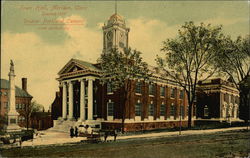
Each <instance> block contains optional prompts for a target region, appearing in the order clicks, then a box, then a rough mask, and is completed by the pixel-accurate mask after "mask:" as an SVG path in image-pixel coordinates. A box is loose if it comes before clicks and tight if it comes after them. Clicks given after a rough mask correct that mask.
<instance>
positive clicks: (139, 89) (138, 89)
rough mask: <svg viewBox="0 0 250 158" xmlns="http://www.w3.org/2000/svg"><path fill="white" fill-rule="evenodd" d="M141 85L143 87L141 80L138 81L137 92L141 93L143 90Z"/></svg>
mask: <svg viewBox="0 0 250 158" xmlns="http://www.w3.org/2000/svg"><path fill="white" fill-rule="evenodd" d="M141 87H142V85H141V82H136V87H135V93H139V94H141V91H142V90H141Z"/></svg>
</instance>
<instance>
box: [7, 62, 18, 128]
mask: <svg viewBox="0 0 250 158" xmlns="http://www.w3.org/2000/svg"><path fill="white" fill-rule="evenodd" d="M15 76H16V75H15V72H14V63H13V61H12V60H11V61H10V72H9V98H8V99H9V105H8V108H9V109H8V126H7V128H6V129H7V131H17V130H20V127H19V126H18V115H19V114H18V113H17V111H16V95H15V90H16V89H15Z"/></svg>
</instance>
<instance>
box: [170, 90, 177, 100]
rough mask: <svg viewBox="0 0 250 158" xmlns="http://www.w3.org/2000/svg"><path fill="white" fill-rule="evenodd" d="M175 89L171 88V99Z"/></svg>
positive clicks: (173, 96)
mask: <svg viewBox="0 0 250 158" xmlns="http://www.w3.org/2000/svg"><path fill="white" fill-rule="evenodd" d="M175 91H176V89H175V88H171V98H175Z"/></svg>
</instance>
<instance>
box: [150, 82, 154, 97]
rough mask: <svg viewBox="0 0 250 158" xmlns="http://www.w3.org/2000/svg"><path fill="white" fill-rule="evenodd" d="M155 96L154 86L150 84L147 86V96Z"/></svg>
mask: <svg viewBox="0 0 250 158" xmlns="http://www.w3.org/2000/svg"><path fill="white" fill-rule="evenodd" d="M154 94H155V85H154V84H150V85H149V95H154Z"/></svg>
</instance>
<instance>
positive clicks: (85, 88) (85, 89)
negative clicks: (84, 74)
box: [84, 86, 88, 97]
mask: <svg viewBox="0 0 250 158" xmlns="http://www.w3.org/2000/svg"><path fill="white" fill-rule="evenodd" d="M84 91H85V97H87V96H88V86H84Z"/></svg>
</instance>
